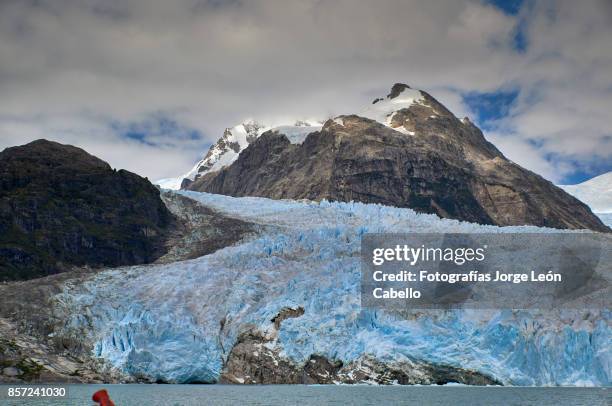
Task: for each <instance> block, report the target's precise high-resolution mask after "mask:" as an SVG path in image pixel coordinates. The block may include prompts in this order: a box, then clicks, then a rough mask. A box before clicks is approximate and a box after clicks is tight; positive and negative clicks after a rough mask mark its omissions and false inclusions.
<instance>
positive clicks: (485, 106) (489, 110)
mask: <svg viewBox="0 0 612 406" xmlns="http://www.w3.org/2000/svg"><path fill="white" fill-rule="evenodd" d="M518 93H519V92H518V90H499V91H496V92H490V93H480V92H469V93H464V94H463V95H462V97H463V102H464V103H465V104H467V105H468V107H469V108H470V110H472V111H473V112H474V113H475V114H476V122H477V123H478V124H479V125H480V126H481V127H482V129H483V130H491V129H493V128H495V122H496V121H497V120H499V119H502V118H504V117H506V116H507V115H508V113H509V112H510V108H511V107H512V105H513V104H514V102H515V101H516V98H517V97H518Z"/></svg>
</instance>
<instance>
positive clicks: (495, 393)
mask: <svg viewBox="0 0 612 406" xmlns="http://www.w3.org/2000/svg"><path fill="white" fill-rule="evenodd" d="M101 388H105V389H107V390H108V392H109V394H110V395H111V398H112V399H113V401H114V402H115V404H116V405H117V406H132V405H139V406H140V405H146V406H162V405H163V406H172V405H180V406H191V405H404V404H405V405H555V406H561V405H588V406H597V405H610V404H612V392H611V390H610V389H611V388H518V387H468V386H365V385H363V386H348V385H346V386H334V385H314V386H306V385H262V386H235V385H70V386H69V388H68V392H69V394H68V398H67V399H61V400H48V399H47V400H42V399H39V400H33V399H27V400H17V399H10V400H9V399H6V398H2V397H0V405H3V406H4V405H7V406H8V405H16V406H22V405H33V406H37V405H41V406H42V405H45V406H46V405H79V406H82V405H93V404H94V403H93V402H92V401H91V396H92V394H93V393H94V392H95V391H97V390H99V389H101ZM2 391H3V394H6V386H2Z"/></svg>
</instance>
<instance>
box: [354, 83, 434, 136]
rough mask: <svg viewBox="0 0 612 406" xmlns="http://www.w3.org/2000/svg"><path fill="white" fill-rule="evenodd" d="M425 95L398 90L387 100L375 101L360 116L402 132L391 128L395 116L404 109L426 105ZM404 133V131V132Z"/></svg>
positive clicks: (408, 90)
mask: <svg viewBox="0 0 612 406" xmlns="http://www.w3.org/2000/svg"><path fill="white" fill-rule="evenodd" d="M424 101H425V99H424V97H423V93H421V91H420V90H416V89H412V88H410V87H405V88H401V89H397V91H396V92H393V91H392V92H391V93H390V94H389V95H388V96H387V97H385V98H382V97H381V98H378V99H376V100H374V102H373V103H372V105H371V106H369V107H368V108H366V109H365V110H363V111H362V112H360V113H359V114H358V115H359V116H361V117H365V118H369V119H372V120H375V121H378V122H379V123H381V124H384V125H386V126H387V127H391V128H393V129H394V130H398V131H402V130H404V129H403V127H402V128H396V127H392V126H391V122H392V119H393V115H394V114H395V113H396V112H397V111H399V110H402V109H407V108H409V107H410V106H412V105H413V104H422V105H425V104H424ZM402 132H404V131H402Z"/></svg>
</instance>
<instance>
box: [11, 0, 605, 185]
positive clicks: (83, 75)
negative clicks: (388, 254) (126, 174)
mask: <svg viewBox="0 0 612 406" xmlns="http://www.w3.org/2000/svg"><path fill="white" fill-rule="evenodd" d="M395 82H404V83H407V84H409V85H411V86H412V87H416V88H420V89H424V90H427V91H429V92H430V93H432V94H433V95H434V96H435V97H436V98H438V99H439V100H440V101H441V102H442V103H444V104H446V105H447V106H448V107H449V108H450V109H451V110H452V111H453V112H454V113H455V114H456V115H458V116H469V117H470V118H472V119H473V121H475V122H477V123H478V124H479V125H480V126H481V127H482V128H483V130H485V135H486V136H487V138H489V139H490V140H491V141H493V142H494V143H495V144H496V145H497V146H498V147H499V148H500V149H501V150H502V151H503V152H504V153H505V154H506V155H507V156H508V157H509V158H510V159H512V160H514V161H516V162H518V163H519V164H521V165H523V166H525V167H527V168H529V169H532V170H534V171H536V172H538V173H540V174H541V175H543V176H544V177H546V178H548V179H550V180H552V181H554V182H562V183H575V182H579V181H582V180H584V179H586V178H589V177H591V176H594V175H597V174H600V173H603V172H607V171H610V170H612V2H611V1H608V0H601V1H590V0H585V1H570V0H567V1H564V0H550V1H546V0H542V1H539V0H534V1H529V0H525V1H516V0H515V1H502V0H496V1H485V0H482V1H481V0H446V1H442V0H439V1H436V0H433V1H408V0H398V1H384V0H383V1H381V0H377V1H374V0H371V1H366V0H363V1H358V0H329V1H326V0H300V1H297V0H296V1H291V0H278V1H276V0H269V1H268V0H262V1H258V0H227V1H223V0H179V1H166V0H147V1H144V0H143V1H136V0H116V1H115V0H99V1H98V0H86V1H83V0H48V1H47V0H14V1H13V0H1V1H0V95H1V96H2V97H0V149H1V148H4V147H7V146H13V145H19V144H24V143H26V142H28V141H31V140H34V139H38V138H47V139H52V140H57V141H60V142H64V143H70V144H73V145H77V146H81V147H83V148H85V149H87V150H88V151H89V152H91V153H93V154H95V155H97V156H99V157H101V158H103V159H104V160H106V161H108V162H110V163H111V164H112V165H113V166H115V167H118V168H127V169H129V170H132V171H134V172H137V173H139V174H141V175H143V176H148V177H149V178H151V179H158V178H163V177H171V176H177V175H179V174H182V173H184V172H186V171H187V170H188V169H190V168H191V166H192V165H193V164H194V162H195V161H197V160H198V158H200V157H201V155H203V154H204V153H205V151H206V149H207V148H208V146H209V145H210V143H211V142H214V141H215V140H216V139H217V138H218V137H219V136H220V135H221V134H222V133H223V129H224V128H225V127H230V126H233V125H235V124H238V123H240V122H241V121H243V120H245V119H247V118H256V119H259V120H262V121H264V122H266V121H279V120H283V119H286V118H309V117H320V118H326V117H330V116H333V115H337V114H346V113H354V112H358V111H360V110H361V109H362V108H363V107H364V106H365V105H366V104H368V103H370V102H371V100H372V99H373V98H375V97H377V96H379V95H385V94H386V93H387V92H388V89H389V88H390V86H391V85H392V84H393V83H395Z"/></svg>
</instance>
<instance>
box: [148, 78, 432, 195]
mask: <svg viewBox="0 0 612 406" xmlns="http://www.w3.org/2000/svg"><path fill="white" fill-rule="evenodd" d="M413 104H421V105H424V106H426V104H425V99H424V96H423V93H421V91H420V90H417V89H412V88H410V87H408V86H406V85H401V84H396V85H394V86H393V88H392V90H391V93H390V94H388V95H387V96H386V97H380V98H377V99H376V100H374V102H373V103H372V104H371V105H370V106H368V107H367V108H365V109H364V110H362V111H361V112H360V113H358V115H359V116H361V117H366V118H369V119H372V120H375V121H378V122H379V123H381V124H384V125H386V126H387V127H391V128H393V129H394V130H397V131H400V132H403V133H405V134H410V135H414V132H410V131H408V130H406V129H405V128H404V127H397V126H392V124H391V122H392V119H393V115H394V114H395V113H396V112H397V111H399V110H402V109H407V108H409V107H410V106H411V105H413ZM434 113H435V111H434ZM432 117H435V115H433V116H432ZM334 120H341V119H338V118H336V119H334ZM336 122H339V121H336ZM323 124H324V120H316V119H308V120H295V121H292V120H287V122H286V123H283V122H281V123H277V124H274V125H267V124H262V123H259V122H257V121H255V120H246V121H245V122H244V123H242V124H238V125H237V126H234V127H232V128H227V129H225V132H224V134H223V136H222V137H221V138H219V140H218V141H217V142H216V143H215V144H213V145H212V146H211V147H210V149H209V150H208V153H207V154H206V156H205V157H204V158H203V159H202V160H200V161H199V162H198V163H197V164H195V166H194V167H193V168H192V169H191V170H190V171H189V172H187V173H185V174H184V175H182V176H179V177H178V178H168V179H160V180H158V181H156V182H154V183H155V184H157V185H159V186H161V187H162V188H164V189H171V190H178V189H180V188H181V184H182V183H183V179H188V180H190V181H193V180H195V179H196V178H197V177H199V176H202V175H204V174H206V173H208V172H213V171H218V170H219V169H221V168H223V167H224V166H228V165H230V164H231V163H232V162H234V161H235V160H236V159H237V158H238V155H239V154H240V152H242V151H243V150H244V149H245V148H246V147H247V146H248V145H249V144H250V143H251V142H252V141H253V140H255V139H256V138H258V137H259V136H260V135H261V134H263V133H264V132H266V131H268V130H272V131H278V132H279V133H281V134H285V135H286V136H287V138H288V139H289V141H290V142H291V143H292V144H301V143H302V142H304V139H306V136H307V135H308V134H310V133H311V132H315V131H320V130H321V128H322V126H323Z"/></svg>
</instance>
